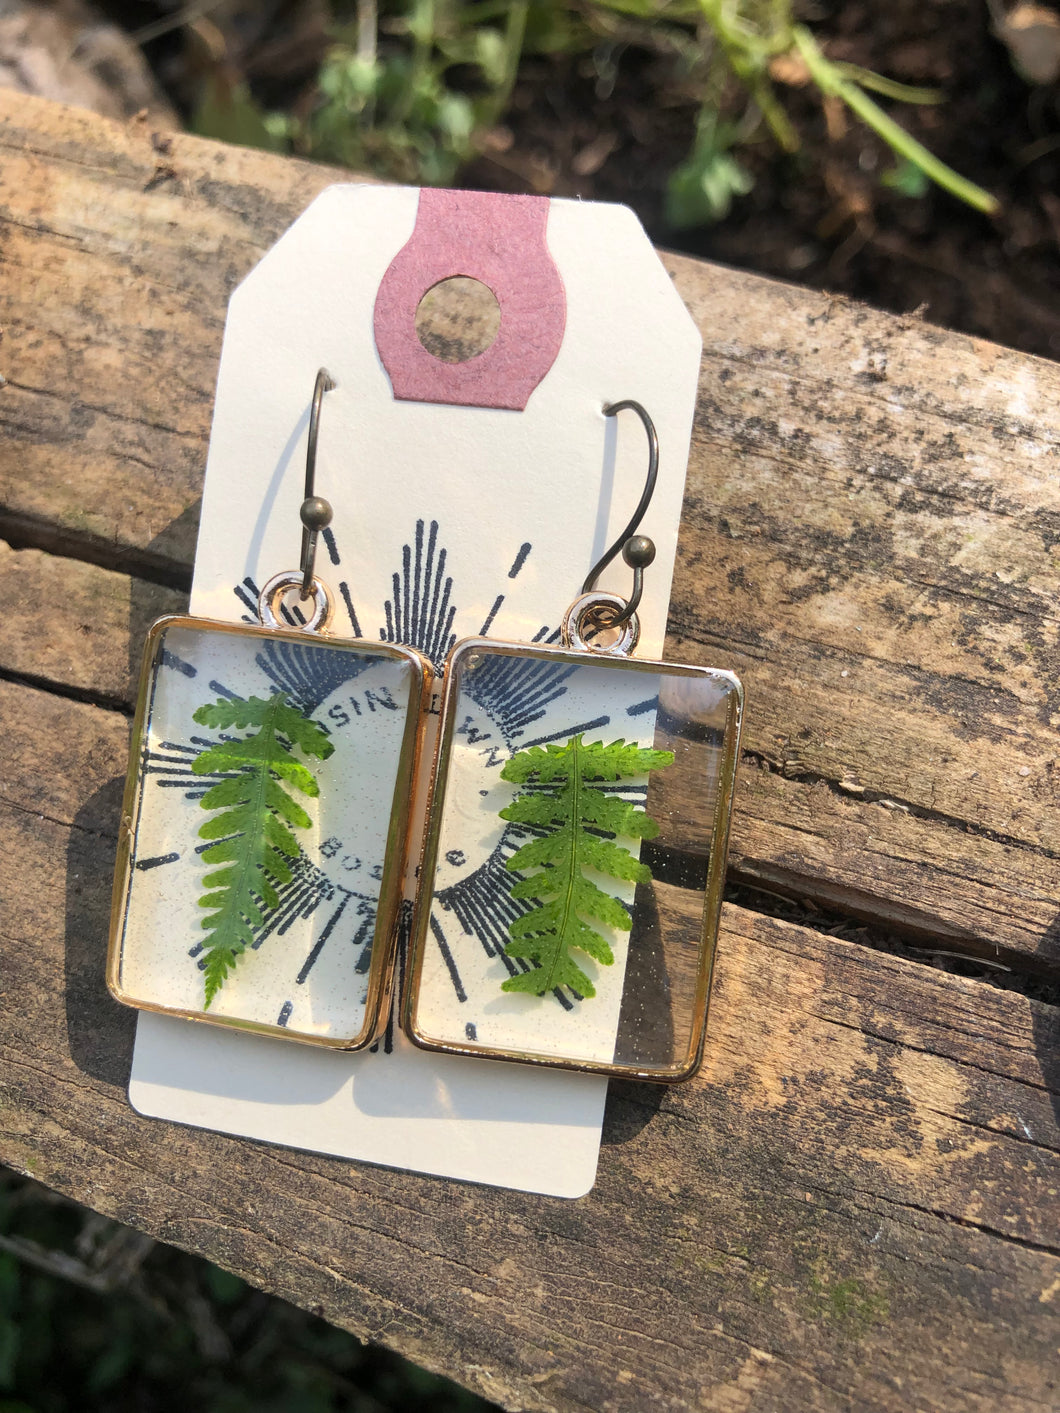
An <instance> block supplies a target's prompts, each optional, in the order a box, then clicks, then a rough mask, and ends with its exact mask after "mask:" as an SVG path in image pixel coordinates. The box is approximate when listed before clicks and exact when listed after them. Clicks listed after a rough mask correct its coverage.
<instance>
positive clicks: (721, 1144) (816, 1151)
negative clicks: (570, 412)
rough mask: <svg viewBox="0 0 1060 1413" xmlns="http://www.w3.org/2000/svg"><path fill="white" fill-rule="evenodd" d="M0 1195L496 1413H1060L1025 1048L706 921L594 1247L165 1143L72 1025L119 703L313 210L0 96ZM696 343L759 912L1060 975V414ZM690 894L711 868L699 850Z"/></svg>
mask: <svg viewBox="0 0 1060 1413" xmlns="http://www.w3.org/2000/svg"><path fill="white" fill-rule="evenodd" d="M0 156H2V161H0V262H2V264H3V289H4V315H3V326H4V327H3V339H2V341H0V372H2V373H3V375H4V377H5V378H6V379H7V382H6V386H4V387H3V388H2V390H0V421H2V424H3V428H4V432H5V438H4V441H3V443H2V444H0V535H2V536H3V537H4V538H5V539H6V540H7V542H8V545H9V548H2V547H0V581H2V584H3V588H4V590H5V599H6V603H7V605H8V606H9V607H10V606H12V605H14V607H15V611H14V612H7V613H5V615H4V616H3V617H2V618H0V719H2V720H3V722H4V727H5V734H4V746H3V759H2V768H0V859H3V861H4V862H3V864H2V865H0V977H2V981H0V1159H2V1160H3V1161H4V1162H6V1163H8V1164H10V1165H12V1166H14V1167H16V1168H18V1169H19V1170H21V1171H23V1172H30V1173H33V1175H34V1176H36V1177H38V1178H40V1179H41V1180H42V1181H45V1182H47V1183H49V1184H51V1185H53V1186H54V1187H56V1188H58V1189H60V1190H62V1191H64V1192H67V1193H70V1194H71V1195H73V1196H75V1197H77V1198H78V1199H79V1200H81V1201H84V1202H87V1203H89V1204H90V1205H92V1206H93V1207H95V1208H97V1209H98V1210H100V1211H103V1212H106V1213H108V1214H110V1215H113V1216H115V1217H118V1218H119V1219H121V1220H123V1221H127V1222H130V1223H131V1224H132V1225H134V1226H136V1227H138V1228H139V1229H141V1230H143V1231H146V1232H149V1233H151V1234H153V1235H155V1236H158V1237H160V1238H161V1239H163V1240H166V1241H171V1242H174V1243H176V1244H178V1245H181V1246H183V1247H186V1248H187V1249H189V1250H193V1251H199V1252H202V1253H204V1254H206V1255H208V1256H209V1257H210V1259H211V1260H214V1261H217V1262H219V1263H220V1264H222V1265H224V1266H226V1267H228V1268H229V1269H232V1270H235V1271H238V1272H239V1273H241V1274H243V1275H244V1276H246V1277H247V1278H248V1279H250V1280H252V1281H253V1282H255V1283H256V1284H259V1285H262V1286H263V1287H265V1288H267V1289H270V1290H275V1291H278V1292H280V1293H281V1294H283V1295H285V1296H286V1297H287V1298H289V1299H292V1300H295V1301H297V1302H299V1303H300V1304H302V1305H304V1306H306V1307H307V1308H310V1309H316V1310H318V1311H319V1312H320V1313H322V1314H324V1315H325V1316H326V1317H327V1318H329V1319H331V1320H333V1321H335V1322H336V1323H337V1324H341V1325H343V1326H345V1327H346V1328H348V1329H351V1330H354V1331H355V1332H357V1333H358V1334H359V1335H361V1336H362V1337H365V1338H371V1339H377V1340H380V1341H382V1342H384V1343H386V1344H388V1345H390V1346H392V1347H394V1348H397V1349H399V1350H401V1351H402V1352H404V1353H406V1354H408V1355H410V1356H411V1357H412V1358H415V1359H417V1360H419V1361H420V1362H421V1363H424V1364H426V1365H428V1366H429V1367H432V1368H435V1369H440V1370H442V1371H444V1372H446V1373H447V1374H449V1375H450V1376H452V1377H455V1378H457V1379H459V1380H461V1381H463V1382H465V1383H467V1384H468V1385H470V1386H472V1387H475V1388H478V1389H479V1390H481V1391H482V1392H484V1393H486V1394H487V1395H488V1396H490V1397H492V1398H495V1399H497V1400H498V1401H500V1402H501V1403H503V1404H504V1405H505V1406H507V1407H510V1408H513V1409H514V1408H519V1409H528V1410H529V1409H562V1410H593V1413H625V1410H636V1413H639V1410H641V1409H643V1408H645V1407H655V1406H658V1407H660V1408H663V1409H669V1410H684V1409H700V1410H718V1413H744V1410H751V1413H774V1410H782V1413H783V1410H789V1409H790V1410H793V1413H794V1410H799V1413H802V1410H850V1413H862V1411H863V1410H881V1413H882V1410H888V1413H890V1410H906V1409H908V1410H916V1413H921V1410H925V1409H931V1410H932V1413H935V1410H939V1413H948V1410H954V1413H958V1410H959V1413H966V1410H972V1411H973V1413H979V1410H981V1411H982V1413H995V1410H1001V1413H1017V1410H1018V1411H1019V1413H1024V1410H1036V1409H1045V1408H1054V1407H1056V1406H1057V1401H1058V1398H1060V1394H1058V1379H1060V1360H1058V1352H1057V1346H1058V1343H1060V1341H1058V1339H1057V1309H1058V1307H1060V1251H1058V1247H1060V1242H1058V1231H1060V1200H1058V1194H1060V1161H1058V1149H1060V1130H1058V1119H1057V1114H1058V1111H1060V1104H1058V1099H1057V1096H1058V1092H1060V1060H1058V1058H1057V1057H1058V1055H1060V1048H1058V1041H1060V1029H1058V1018H1057V1011H1056V1010H1055V1008H1051V1007H1048V1006H1045V1005H1042V1004H1040V1003H1037V1002H1034V1001H1031V1000H1028V999H1026V998H1025V997H1023V996H1021V995H1018V994H1015V993H1013V992H1009V991H1002V990H998V989H995V988H992V987H989V986H987V985H985V984H983V983H981V982H973V981H965V980H962V979H961V978H959V977H955V976H952V975H948V974H945V973H942V972H938V971H935V970H932V969H929V968H926V967H921V966H918V965H916V964H914V963H911V962H908V961H905V960H902V959H900V958H897V957H894V956H891V955H887V954H885V953H882V952H877V951H873V950H870V949H868V948H865V947H860V946H857V945H854V944H851V943H848V942H844V941H840V940H837V939H836V938H834V937H829V936H826V935H824V934H823V933H821V932H818V931H814V930H812V929H810V928H806V927H794V926H790V925H787V924H785V923H782V922H780V921H778V920H776V919H774V918H768V917H764V916H760V915H756V914H754V913H751V912H747V911H744V910H741V909H739V908H735V907H728V908H727V909H726V912H725V917H724V924H723V928H722V935H721V939H720V944H719V958H718V981H717V985H716V989H715V995H714V1001H713V1004H712V1015H711V1028H710V1040H709V1043H708V1053H707V1062H706V1066H705V1069H704V1072H703V1074H702V1075H701V1076H700V1077H699V1079H697V1080H696V1081H694V1082H693V1083H692V1084H690V1085H688V1086H684V1087H682V1088H680V1089H677V1090H673V1091H661V1090H656V1089H654V1088H651V1087H647V1086H641V1087H637V1086H622V1085H616V1086H613V1088H612V1091H611V1095H610V1099H609V1105H608V1115H607V1123H606V1128H605V1147H604V1150H603V1154H602V1158H601V1166H600V1176H599V1181H598V1183H597V1186H596V1188H595V1189H594V1191H593V1192H592V1194H590V1196H589V1197H587V1198H585V1199H583V1200H582V1201H580V1202H577V1203H563V1202H559V1201H552V1200H547V1199H541V1198H534V1197H531V1196H526V1195H521V1194H514V1193H505V1192H494V1191H490V1190H485V1189H480V1188H475V1187H462V1186H460V1185H459V1184H454V1183H448V1182H444V1181H439V1180H437V1179H430V1178H422V1177H417V1176H415V1175H410V1174H404V1173H395V1172H390V1171H385V1170H381V1169H379V1170H377V1169H373V1168H370V1167H366V1166H363V1165H359V1166H351V1165H349V1164H346V1163H343V1162H339V1161H336V1160H332V1159H328V1158H323V1157H318V1156H314V1155H309V1154H301V1153H293V1152H288V1151H285V1150H279V1149H270V1148H266V1147H264V1146H262V1145H257V1144H252V1143H244V1142H240V1141H237V1140H234V1139H230V1138H225V1137H223V1136H221V1135H217V1134H210V1133H204V1132H198V1131H192V1130H185V1129H180V1128H177V1127H174V1126H168V1125H161V1124H157V1123H153V1122H151V1121H148V1120H144V1119H141V1118H139V1117H138V1116H137V1115H135V1114H134V1113H132V1111H131V1110H130V1109H129V1107H128V1104H127V1102H126V1099H125V1095H124V1084H125V1080H126V1077H127V1071H128V1064H129V1055H130V1047H131V1036H132V1015H131V1013H129V1012H127V1011H124V1010H122V1009H121V1008H119V1007H117V1006H116V1005H114V1004H113V1003H112V1002H111V1001H110V1000H109V998H108V997H107V995H106V993H105V990H104V986H103V980H102V977H103V955H104V951H105V939H106V921H107V914H108V909H109V893H110V872H111V867H112V860H113V850H114V831H115V821H116V817H117V810H118V807H119V801H120V794H121V784H120V782H121V777H122V776H123V774H124V769H125V752H126V748H127V732H128V710H129V704H130V701H131V686H130V672H131V671H132V668H133V664H134V663H135V662H136V659H137V658H138V656H139V651H140V642H141V640H142V634H143V630H144V628H145V627H146V624H147V622H148V621H149V620H150V619H151V618H152V617H154V616H155V615H156V614H157V613H159V612H164V611H171V610H172V609H174V608H177V607H179V606H180V605H181V602H182V601H181V597H180V587H181V585H185V584H186V583H187V581H188V578H189V570H190V564H191V560H192V555H193V550H194V537H195V531H196V523H197V504H198V497H199V494H200V490H201V475H202V466H203V464H204V461H205V452H206V440H207V436H208V429H209V419H210V410H211V403H212V395H213V383H214V377H215V373H216V364H217V357H218V353H219V349H220V340H221V333H222V328H223V318H224V306H225V302H226V300H227V298H228V295H229V294H230V292H231V290H232V289H233V288H234V286H235V285H236V283H238V281H239V280H240V279H241V278H242V277H243V275H244V274H245V273H246V272H247V270H249V269H250V268H251V266H252V265H253V264H254V262H255V261H256V260H257V258H258V257H259V256H260V254H261V253H262V252H263V251H264V250H265V249H266V248H267V247H268V246H269V245H270V244H271V243H272V242H273V241H274V240H275V239H276V237H277V236H278V235H279V234H280V232H281V231H282V230H283V229H284V228H285V227H286V226H287V225H288V224H289V223H290V221H291V220H292V219H293V218H294V217H295V216H296V215H297V214H298V212H299V211H300V210H301V209H303V208H304V206H305V205H306V204H308V202H309V200H310V199H311V198H312V196H313V195H315V194H316V192H317V191H319V190H320V189H321V188H322V187H323V186H325V185H327V184H328V183H329V182H330V181H332V180H334V179H336V176H337V175H339V174H336V173H335V172H332V171H328V170H326V169H323V168H316V167H310V166H308V165H307V164H302V163H298V162H291V161H284V160H281V159H278V158H275V157H270V156H267V155H264V154H261V153H254V152H243V151H239V150H237V149H228V148H223V147H220V146H218V145H216V144H211V143H207V142H203V141H200V140H198V139H195V138H190V137H183V136H182V137H175V138H173V140H172V144H171V145H167V140H165V139H161V138H159V137H158V136H157V135H155V134H153V133H152V131H151V130H150V128H149V127H148V126H147V125H144V124H137V123H133V124H130V125H129V126H127V127H120V126H116V125H113V124H109V123H107V122H105V121H103V120H100V119H97V118H94V117H92V116H90V115H87V114H80V113H73V112H71V111H69V110H65V109H61V108H56V107H52V106H50V105H47V104H43V103H38V102H35V101H32V100H26V99H24V98H18V99H14V98H12V97H11V96H10V95H7V94H3V93H0ZM666 261H667V265H668V267H669V268H670V269H671V272H672V274H673V276H674V278H675V280H676V282H677V286H678V288H679V289H680V291H681V293H682V295H683V297H684V298H685V300H686V302H687V303H688V304H689V307H690V308H691V309H692V311H693V314H694V316H695V317H696V319H697V321H698V323H699V325H700V328H701V329H702V331H703V333H704V341H705V347H704V359H703V372H702V379H701V385H700V400H699V410H698V415H697V423H696V429H695V436H694V442H693V449H692V457H691V461H690V466H689V480H688V491H687V496H686V504H685V515H684V521H683V526H682V534H681V542H680V548H679V565H678V572H677V577H676V580H675V585H674V597H673V606H672V613H671V619H670V639H669V655H670V656H671V657H673V658H675V659H677V660H686V661H694V662H704V663H705V662H710V663H712V664H713V665H715V666H724V667H736V668H737V670H739V671H740V672H741V673H742V675H743V677H744V679H745V682H746V686H747V691H748V717H747V729H746V736H745V743H746V745H747V759H746V760H745V763H744V768H743V773H742V776H741V780H740V785H739V790H738V801H737V810H736V816H735V821H734V847H733V856H734V863H735V871H736V873H737V876H738V877H739V878H741V879H743V880H745V881H748V882H751V883H755V884H759V885H761V886H764V887H767V888H770V889H774V890H777V891H781V892H786V893H790V894H793V895H795V896H797V897H804V898H808V899H810V900H813V901H815V902H816V903H817V904H818V905H820V906H826V905H827V906H832V907H835V908H837V909H839V910H840V911H842V912H844V913H846V914H849V915H852V916H857V917H864V918H866V919H868V920H869V921H870V922H872V923H873V924H875V925H877V926H882V927H897V928H899V929H901V930H903V931H905V932H908V933H909V934H910V935H912V936H914V937H918V938H925V939H931V940H932V941H933V942H936V943H938V944H939V945H948V946H952V947H953V949H954V950H963V951H967V952H969V953H978V954H980V955H984V956H995V957H998V958H1000V959H1001V960H1002V961H1003V962H1004V963H1005V964H1006V965H1008V966H1011V967H1013V968H1014V969H1016V970H1030V969H1032V968H1033V969H1037V970H1038V971H1040V972H1043V973H1045V974H1046V975H1055V974H1056V967H1057V961H1058V949H1060V923H1058V919H1060V883H1058V872H1060V871H1058V868H1057V855H1058V852H1060V836H1058V833H1057V828H1056V821H1057V817H1058V816H1057V805H1058V804H1060V797H1058V791H1060V784H1058V781H1060V765H1058V758H1060V752H1058V750H1057V746H1056V740H1057V734H1056V728H1057V726H1058V724H1060V696H1058V693H1060V686H1058V683H1060V672H1058V670H1057V669H1058V667H1060V658H1058V646H1057V643H1058V632H1057V621H1058V613H1057V600H1056V593H1057V589H1056V585H1057V583H1058V582H1060V575H1058V574H1057V570H1058V568H1060V563H1058V561H1060V553H1058V551H1060V477H1058V476H1057V469H1058V456H1060V397H1058V393H1060V374H1058V370H1057V369H1056V368H1055V367H1054V366H1053V365H1051V364H1045V363H1042V362H1040V361H1036V360H1034V359H1030V358H1027V357H1024V356H1021V355H1016V354H1011V353H1006V352H1005V351H1003V350H1000V349H996V348H993V347H991V346H990V345H987V344H984V343H981V342H978V341H975V340H970V339H966V338H963V337H960V336H957V335H951V334H947V333H944V332H942V331H939V330H936V329H932V328H930V327H928V326H926V325H923V324H921V323H919V322H918V321H915V320H905V321H902V320H895V319H892V318H888V317H886V316H883V315H877V314H873V313H871V312H870V311H867V310H865V309H862V308H860V307H859V306H856V305H852V304H849V303H847V302H844V301H838V300H831V299H829V298H828V297H826V296H823V295H819V294H813V293H809V292H806V291H798V290H793V289H788V288H787V287H785V286H781V285H776V284H773V283H770V282H768V281H765V280H761V279H758V278H756V277H753V276H748V275H742V274H738V273H735V272H731V271H721V270H717V269H714V268H712V267H710V266H707V265H704V264H702V263H700V262H695V261H691V260H684V259H678V258H676V257H669V256H668V257H666ZM686 847H687V848H688V849H689V850H693V851H694V849H695V848H696V847H698V845H697V844H696V842H695V841H694V840H692V839H689V841H688V842H687V846H686Z"/></svg>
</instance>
